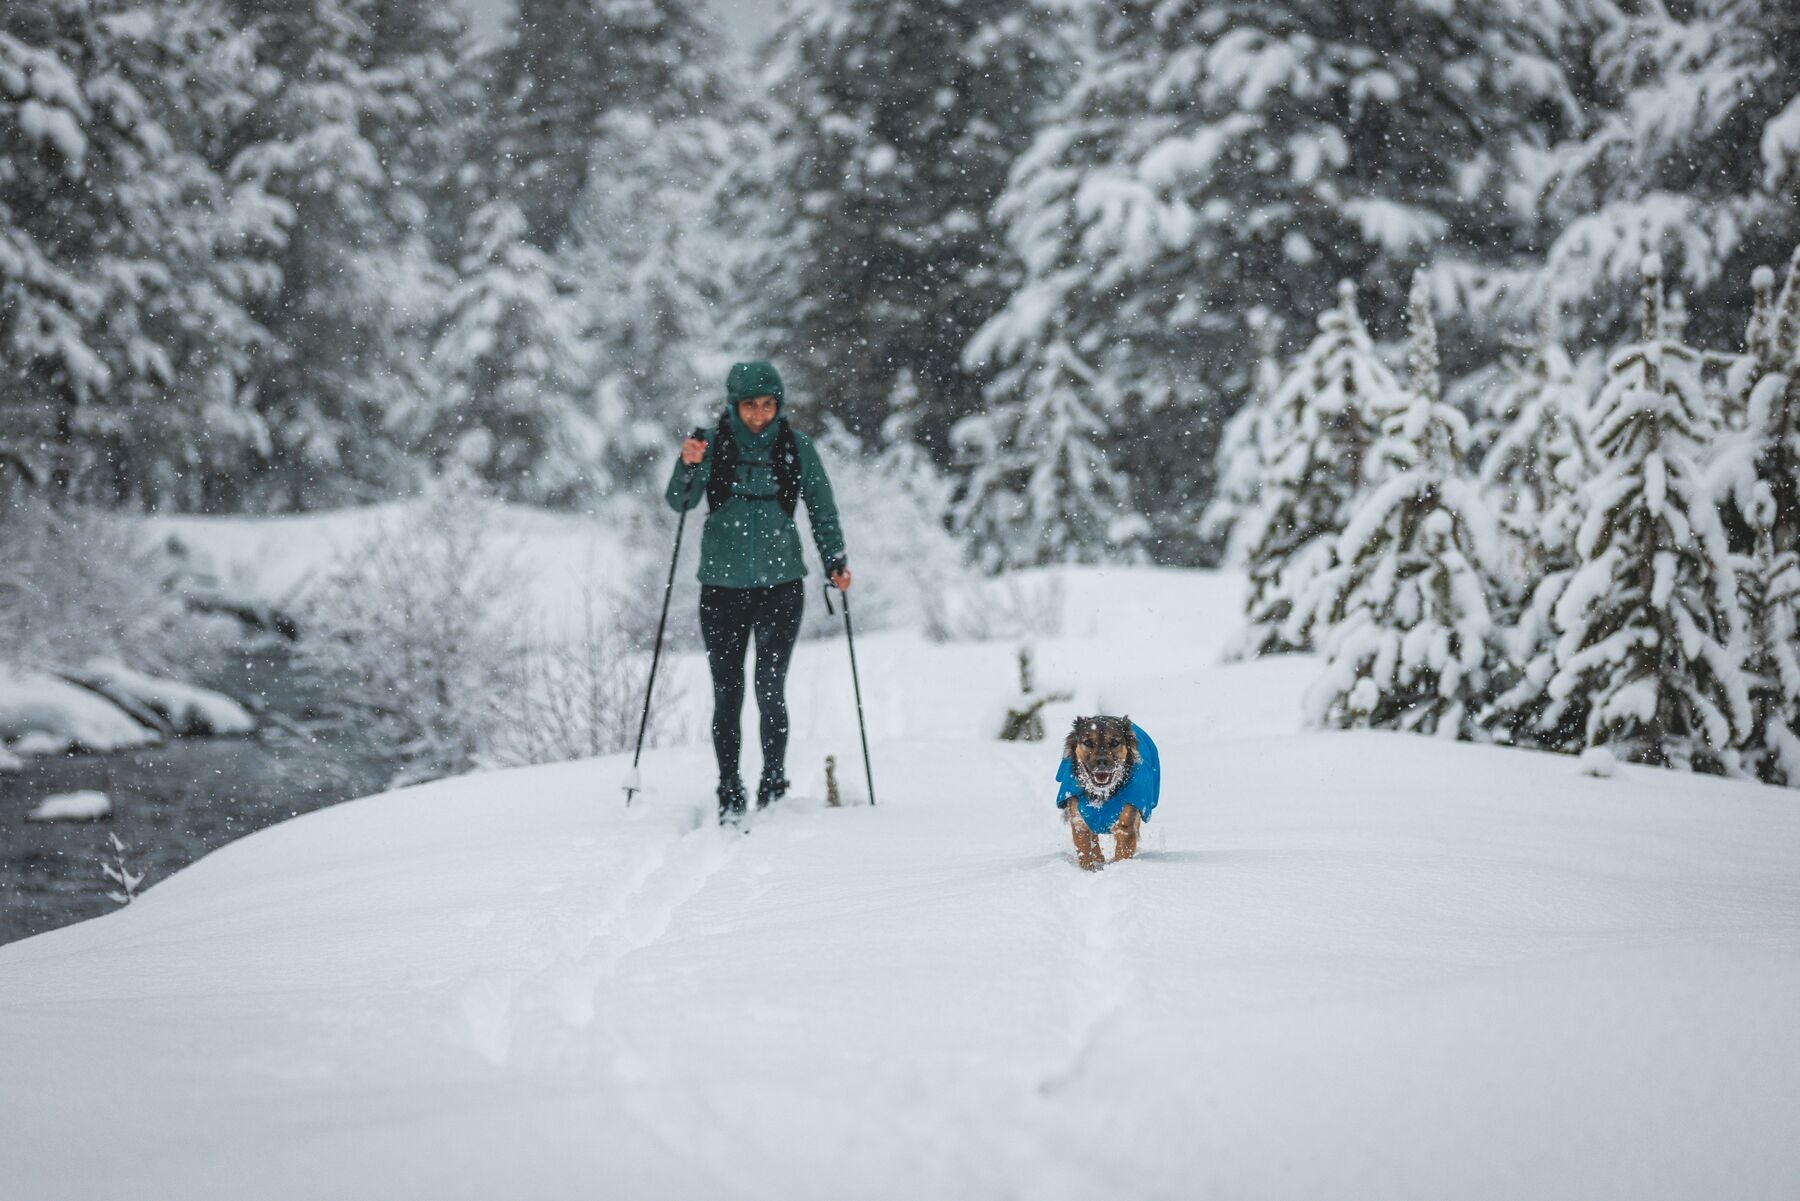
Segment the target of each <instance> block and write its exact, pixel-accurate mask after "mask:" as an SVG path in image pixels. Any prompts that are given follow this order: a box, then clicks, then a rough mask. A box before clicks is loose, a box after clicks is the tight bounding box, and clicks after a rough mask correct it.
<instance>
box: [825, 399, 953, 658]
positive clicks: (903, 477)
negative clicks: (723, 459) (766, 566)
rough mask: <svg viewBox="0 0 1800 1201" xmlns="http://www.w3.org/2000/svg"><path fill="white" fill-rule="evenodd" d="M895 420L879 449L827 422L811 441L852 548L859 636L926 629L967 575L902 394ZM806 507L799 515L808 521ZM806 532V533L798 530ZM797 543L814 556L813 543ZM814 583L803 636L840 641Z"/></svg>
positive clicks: (944, 489) (943, 493) (938, 481)
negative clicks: (900, 627) (946, 596)
mask: <svg viewBox="0 0 1800 1201" xmlns="http://www.w3.org/2000/svg"><path fill="white" fill-rule="evenodd" d="M898 391H899V392H900V397H899V398H898V399H897V400H896V401H895V403H896V405H897V407H896V409H895V411H894V413H893V414H892V415H891V416H889V417H888V419H887V420H886V421H885V422H884V423H883V424H882V436H881V441H880V443H879V444H878V445H876V446H874V447H873V448H867V447H864V446H863V444H862V443H861V442H859V441H858V440H857V439H856V438H855V437H854V436H853V435H852V434H851V433H850V432H849V431H848V430H847V429H846V428H845V427H844V426H843V425H842V424H841V423H839V422H837V421H835V420H827V421H826V423H825V428H824V430H822V431H821V432H820V434H819V436H818V438H817V445H818V448H819V454H820V456H821V457H822V458H823V459H824V462H825V470H826V471H827V473H829V475H830V477H831V489H832V495H833V496H834V497H835V499H836V500H837V506H838V517H839V519H840V521H841V522H842V524H843V527H844V536H845V538H846V540H847V541H848V544H849V545H848V554H849V559H850V570H851V573H852V576H853V577H854V579H855V581H856V583H855V587H854V589H853V591H852V592H851V603H852V604H853V605H854V612H855V618H854V620H855V623H856V628H857V629H858V630H864V629H868V630H876V629H881V628H884V627H890V626H895V625H905V626H918V625H921V624H928V623H929V622H930V620H931V615H932V614H933V613H934V612H936V611H937V610H938V608H939V605H940V602H941V598H942V597H943V595H944V594H945V593H946V592H950V591H955V590H957V589H958V588H959V587H960V581H962V580H963V579H964V578H965V577H966V576H967V569H966V568H965V567H964V566H963V562H962V557H963V556H962V548H961V546H960V545H959V544H958V543H957V541H956V539H955V538H954V537H953V536H952V535H951V534H950V532H949V531H948V530H947V529H946V528H945V525H944V514H945V512H946V510H947V509H948V507H949V503H950V482H949V480H948V479H947V478H946V477H945V475H944V473H943V472H942V471H940V470H938V468H937V467H936V466H935V465H934V464H933V463H932V462H931V460H930V458H929V457H928V456H927V455H926V453H925V451H924V449H923V448H921V447H920V446H919V445H918V443H916V442H915V441H913V432H914V427H915V423H916V422H917V420H918V418H919V410H918V408H917V404H916V401H917V393H916V392H912V393H911V402H912V403H909V402H908V399H907V392H908V390H907V389H905V388H901V389H898ZM805 511H806V510H805V506H804V505H802V506H801V507H800V509H799V510H798V513H797V515H798V516H799V517H800V518H801V520H802V521H804V514H805ZM809 528H810V527H808V526H805V525H803V526H802V529H803V530H804V529H809ZM802 541H803V542H804V543H805V544H806V546H807V547H808V554H809V555H810V553H811V545H812V539H811V535H810V534H807V535H806V536H805V537H803V539H802ZM820 578H821V577H819V576H809V577H808V583H809V584H810V585H811V586H812V588H813V595H812V596H810V597H808V598H807V607H806V624H805V626H804V627H803V629H802V633H803V636H805V637H830V636H833V635H839V636H841V635H842V632H843V619H842V618H841V617H835V618H834V617H831V616H829V615H828V614H826V612H825V606H824V605H823V604H821V603H818V602H819V596H818V586H819V582H820Z"/></svg>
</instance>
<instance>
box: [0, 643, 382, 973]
mask: <svg viewBox="0 0 1800 1201" xmlns="http://www.w3.org/2000/svg"><path fill="white" fill-rule="evenodd" d="M271 677H273V680H272V679H271ZM279 677H280V665H279V663H269V662H263V663H258V664H256V665H255V670H254V678H255V684H254V685H253V687H254V690H255V691H256V693H257V694H258V695H259V696H266V695H267V693H268V692H271V691H274V692H279V691H280V689H279V688H270V687H268V685H270V684H271V683H272V682H279ZM238 682H239V683H240V684H243V683H244V681H243V680H240V681H238ZM233 691H234V694H235V695H238V696H243V695H245V693H244V690H243V688H242V687H240V688H238V689H236V690H233ZM282 707H283V708H288V707H290V706H289V705H284V706H282ZM393 770H394V769H393V766H392V765H391V764H387V765H384V764H379V763H373V762H369V761H368V760H366V759H362V760H359V759H357V758H355V757H353V756H350V755H348V754H347V753H345V752H343V751H341V750H338V749H335V748H332V747H330V746H325V745H320V744H318V743H314V742H308V741H306V740H304V739H302V738H300V737H298V736H297V735H293V734H287V733H283V732H280V731H271V732H270V734H269V736H267V737H264V736H257V737H248V738H180V739H171V740H169V741H168V742H167V743H165V744H164V745H163V746H160V747H152V748H149V749H146V750H141V751H131V752H127V753H124V754H117V755H60V756H53V757H50V758H43V759H31V760H27V761H26V767H25V770H23V771H20V772H0V943H6V942H12V941H15V940H17V939H21V938H25V937H28V936H30V935H32V934H38V933H42V932H43V931H45V930H51V929H54V928H56V927H58V926H66V925H68V924H70V923H71V922H78V921H82V920H84V919H86V918H90V917H94V916H97V915H99V914H102V913H106V912H108V911H110V910H112V909H113V908H115V907H116V906H115V903H114V902H113V901H110V900H108V899H107V896H106V894H107V893H108V892H109V891H111V890H113V889H114V888H115V887H116V885H114V884H113V883H112V882H111V881H110V880H108V879H107V878H106V877H105V875H104V874H103V873H102V871H101V865H102V864H103V863H104V862H107V861H109V859H110V857H111V851H112V844H111V842H110V840H109V838H108V835H111V834H117V835H118V836H119V840H120V841H121V842H123V843H124V844H125V848H126V849H125V863H126V865H127V867H129V868H130V869H131V870H132V871H133V872H143V873H145V875H144V882H143V884H142V885H140V890H142V889H150V888H154V887H155V886H156V883H157V881H159V880H166V879H167V878H168V877H169V876H171V875H173V874H174V873H175V872H177V871H179V870H180V869H181V868H183V867H186V866H187V865H188V864H190V863H192V862H193V861H194V860H196V859H198V858H200V856H202V855H204V854H206V853H207V852H208V851H210V850H213V849H214V848H216V847H221V846H224V845H225V844H226V843H228V842H231V841H232V840H234V839H238V838H242V837H244V835H246V834H250V833H253V832H255V831H257V830H260V829H262V828H263V827H265V826H272V825H274V824H275V823H276V822H280V821H286V820H287V819H288V818H290V817H297V816H298V815H300V814H302V813H306V812H309V811H311V810H314V809H322V808H324V807H325V806H327V805H334V804H337V803H338V802H340V801H345V800H349V799H350V798H352V797H358V796H365V795H367V794H369V793H371V792H376V791H379V790H380V788H381V786H382V783H383V782H384V781H385V780H387V779H388V778H389V777H390V776H391V775H392V772H393ZM88 788H92V789H98V790H99V791H101V792H104V793H106V794H107V795H109V796H110V797H111V798H112V803H113V812H112V816H111V817H110V818H103V819H101V820H99V821H92V822H34V821H27V820H26V814H28V813H30V812H31V810H32V809H33V808H34V807H36V805H37V803H38V802H39V801H41V800H42V799H43V798H44V797H46V796H50V795H53V794H56V793H63V792H74V791H77V790H79V789H88Z"/></svg>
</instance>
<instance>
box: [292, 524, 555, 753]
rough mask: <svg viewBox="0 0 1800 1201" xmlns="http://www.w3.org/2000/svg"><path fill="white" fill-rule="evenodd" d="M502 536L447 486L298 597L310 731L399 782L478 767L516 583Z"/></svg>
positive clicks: (501, 678)
mask: <svg viewBox="0 0 1800 1201" xmlns="http://www.w3.org/2000/svg"><path fill="white" fill-rule="evenodd" d="M498 534H499V531H497V530H496V529H495V528H494V525H493V522H492V515H491V512H490V511H489V510H488V509H487V508H486V507H485V506H484V505H483V504H482V503H481V502H480V501H479V499H478V498H477V497H476V496H474V495H472V494H470V493H469V492H467V491H460V490H457V489H454V488H449V489H446V490H444V491H442V492H439V493H437V494H434V495H433V496H431V497H430V498H428V499H427V500H425V501H424V502H422V503H420V504H417V505H414V506H409V507H408V508H406V509H403V510H399V511H397V512H396V513H394V514H391V515H389V516H388V517H386V518H384V519H383V520H382V521H381V522H379V523H378V524H377V526H376V527H375V529H374V532H373V533H372V534H371V535H370V536H369V537H368V538H367V539H366V540H365V541H363V542H361V543H359V544H358V545H357V546H356V547H355V549H354V553H353V554H352V555H351V556H350V557H349V558H348V560H347V561H345V562H344V563H343V564H342V565H341V566H340V567H339V568H338V570H336V571H335V572H333V573H332V574H331V575H329V576H328V577H326V578H325V579H324V580H322V581H320V582H319V583H317V584H315V585H314V586H313V587H312V588H311V589H309V590H308V591H307V592H306V593H305V594H304V595H303V596H302V598H301V601H300V611H301V629H302V631H303V633H302V636H301V639H300V641H299V643H298V644H297V646H296V648H295V657H294V663H295V666H296V668H297V669H298V670H299V671H300V672H301V673H302V674H303V675H304V676H306V677H307V678H308V684H309V686H310V690H311V691H313V692H314V693H315V694H316V695H318V696H319V697H320V698H321V699H320V700H319V701H318V702H317V711H316V712H315V713H313V714H312V715H311V719H310V720H311V722H312V723H313V726H314V728H315V729H317V730H319V731H320V732H325V733H329V734H330V735H332V736H333V737H334V738H341V739H342V740H344V741H346V742H348V743H349V744H350V745H352V746H355V747H357V748H359V749H361V750H363V751H365V752H366V753H369V754H371V755H374V756H376V757H378V758H382V759H385V760H386V761H387V762H390V763H393V764H396V765H397V766H398V770H397V772H396V774H395V777H394V780H393V783H394V784H395V785H399V784H404V783H413V782H417V781H420V780H429V779H434V778H437V777H440V776H447V775H454V774H458V773H461V772H466V771H469V770H471V769H473V768H474V767H476V766H478V765H479V763H480V761H481V757H482V752H483V750H484V749H485V748H486V747H487V745H488V744H489V743H490V742H491V740H492V738H493V736H494V732H495V730H496V729H497V728H498V727H499V725H500V723H501V720H502V718H503V716H504V714H503V709H504V705H505V702H506V699H507V694H508V692H509V691H510V682H511V680H512V678H513V674H514V670H515V668H514V665H515V663H516V660H517V657H518V654H519V650H520V646H521V639H520V637H519V633H518V631H519V630H520V628H521V625H522V620H523V615H524V581H523V578H522V576H521V574H520V572H519V571H518V570H517V569H516V563H515V556H514V553H513V552H512V551H511V550H510V549H509V545H508V543H507V542H506V541H505V540H504V539H503V538H501V537H500V536H498Z"/></svg>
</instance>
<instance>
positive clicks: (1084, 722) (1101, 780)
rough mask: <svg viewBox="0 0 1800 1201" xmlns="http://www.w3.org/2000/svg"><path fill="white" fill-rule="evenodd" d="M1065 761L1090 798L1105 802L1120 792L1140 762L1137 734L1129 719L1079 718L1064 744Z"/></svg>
mask: <svg viewBox="0 0 1800 1201" xmlns="http://www.w3.org/2000/svg"><path fill="white" fill-rule="evenodd" d="M1063 755H1064V757H1066V758H1068V759H1070V760H1072V761H1073V762H1074V764H1075V778H1076V779H1077V780H1078V781H1080V783H1081V786H1082V788H1083V789H1085V790H1086V791H1087V794H1088V796H1089V797H1091V798H1093V799H1094V800H1096V801H1099V800H1104V799H1105V798H1107V797H1109V796H1111V795H1112V794H1113V793H1114V792H1115V791H1117V790H1118V788H1119V786H1120V785H1121V784H1123V783H1124V782H1125V778H1126V777H1127V776H1129V775H1130V774H1131V768H1132V765H1134V764H1135V763H1137V761H1138V744H1137V733H1136V731H1134V730H1133V729H1132V728H1131V719H1130V718H1129V717H1077V718H1076V719H1075V724H1074V726H1073V727H1071V728H1070V730H1069V737H1068V738H1067V739H1066V740H1065V741H1064V742H1063Z"/></svg>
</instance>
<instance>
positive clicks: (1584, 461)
mask: <svg viewBox="0 0 1800 1201" xmlns="http://www.w3.org/2000/svg"><path fill="white" fill-rule="evenodd" d="M1487 409H1488V411H1489V412H1490V413H1492V414H1493V415H1494V416H1495V417H1497V418H1500V419H1502V424H1501V425H1500V426H1499V432H1498V436H1497V437H1496V439H1495V441H1494V443H1493V445H1492V446H1491V447H1490V448H1489V450H1488V453H1487V457H1486V458H1484V459H1483V460H1482V463H1481V474H1480V485H1481V492H1482V496H1483V498H1484V499H1485V500H1486V502H1487V503H1488V505H1489V508H1490V510H1491V511H1492V512H1493V513H1494V514H1495V517H1496V519H1497V521H1498V523H1499V526H1500V530H1501V561H1500V563H1499V564H1497V567H1498V569H1499V571H1500V573H1501V575H1502V577H1503V578H1504V579H1505V580H1507V581H1508V583H1509V585H1510V588H1509V590H1508V594H1509V595H1512V596H1517V597H1518V598H1519V600H1520V603H1517V604H1507V605H1503V606H1497V612H1496V618H1497V619H1499V620H1501V621H1502V622H1503V628H1502V629H1501V631H1500V633H1499V639H1500V642H1501V644H1502V645H1503V646H1504V647H1505V655H1504V656H1503V658H1504V659H1505V661H1506V664H1507V666H1506V667H1505V668H1504V669H1503V670H1502V671H1500V672H1499V673H1498V679H1499V695H1498V696H1497V697H1496V698H1495V700H1494V703H1493V704H1492V705H1491V706H1490V707H1489V708H1488V710H1487V712H1486V714H1485V716H1484V719H1483V720H1484V724H1486V725H1487V726H1488V728H1489V731H1490V732H1491V733H1492V734H1493V735H1494V736H1495V737H1497V738H1499V739H1501V740H1502V741H1505V742H1508V743H1513V744H1517V745H1526V746H1543V747H1549V748H1552V749H1556V750H1576V749H1579V748H1580V746H1581V745H1582V738H1583V736H1584V733H1585V730H1586V722H1587V710H1586V708H1585V706H1584V703H1583V702H1584V699H1585V698H1583V697H1581V696H1579V695H1565V696H1560V697H1552V696H1551V695H1550V693H1549V684H1550V679H1551V677H1552V676H1553V675H1555V673H1556V646H1557V642H1558V641H1559V638H1560V635H1559V633H1558V631H1557V629H1556V625H1555V622H1554V621H1553V620H1552V614H1553V613H1554V612H1555V609H1556V602H1557V600H1558V599H1559V598H1560V597H1561V596H1562V592H1563V589H1564V588H1565V587H1567V585H1568V582H1569V578H1570V577H1571V576H1572V575H1573V574H1574V571H1575V568H1576V566H1577V560H1576V556H1575V531H1576V528H1577V526H1578V524H1579V522H1580V517H1581V507H1580V506H1581V500H1580V498H1581V489H1582V487H1583V485H1584V484H1585V483H1586V481H1587V479H1588V477H1589V475H1590V474H1591V472H1592V466H1591V463H1590V459H1589V456H1588V453H1587V449H1586V447H1585V445H1584V444H1583V442H1582V423H1583V421H1584V420H1585V418H1586V413H1587V399H1586V394H1585V392H1584V390H1583V385H1582V384H1581V382H1580V381H1579V380H1578V379H1577V378H1576V370H1575V366H1574V364H1573V363H1571V362H1570V360H1569V357H1568V355H1567V353H1566V352H1565V351H1564V350H1563V348H1562V345H1561V343H1560V340H1559V339H1558V337H1557V334H1556V329H1555V321H1554V318H1553V316H1552V315H1551V306H1549V305H1546V306H1545V311H1544V313H1543V315H1542V317H1541V319H1540V323H1539V329H1538V337H1537V340H1536V341H1535V343H1534V344H1533V345H1532V346H1531V347H1530V349H1529V350H1527V351H1526V352H1524V354H1522V355H1521V356H1519V357H1518V358H1516V359H1514V361H1512V362H1511V363H1509V364H1508V368H1507V379H1506V381H1505V382H1504V383H1503V384H1502V385H1501V386H1500V388H1498V389H1497V390H1496V393H1495V395H1494V396H1493V397H1491V398H1490V399H1489V401H1488V404H1487ZM1503 599H1504V598H1503V597H1502V596H1497V597H1496V600H1497V601H1499V600H1503Z"/></svg>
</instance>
